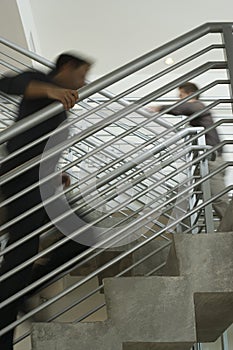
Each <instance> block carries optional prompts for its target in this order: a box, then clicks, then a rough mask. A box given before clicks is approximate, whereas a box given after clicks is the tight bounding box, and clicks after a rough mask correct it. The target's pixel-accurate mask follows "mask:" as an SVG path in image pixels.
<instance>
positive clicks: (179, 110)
mask: <svg viewBox="0 0 233 350" xmlns="http://www.w3.org/2000/svg"><path fill="white" fill-rule="evenodd" d="M169 106H170V105H162V106H152V107H149V110H150V111H151V112H162V111H164V110H165V109H166V108H168V107H169ZM195 111H196V110H194V108H193V103H191V102H185V103H183V104H182V105H180V106H177V107H174V108H172V109H171V110H169V111H167V112H166V114H172V115H186V116H189V115H191V114H193V113H194V112H195Z"/></svg>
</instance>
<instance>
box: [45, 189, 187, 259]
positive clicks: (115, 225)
mask: <svg viewBox="0 0 233 350" xmlns="http://www.w3.org/2000/svg"><path fill="white" fill-rule="evenodd" d="M148 190H149V189H148ZM171 191H172V190H171ZM182 200H183V199H182ZM139 211H140V210H139ZM126 220H127V218H126ZM117 225H118V224H116V225H114V226H117ZM114 226H113V227H114ZM40 255H41V254H40ZM42 255H43V254H42ZM92 258H93V256H91V257H90V258H89V259H92Z"/></svg>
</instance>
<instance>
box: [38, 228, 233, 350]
mask: <svg viewBox="0 0 233 350" xmlns="http://www.w3.org/2000/svg"><path fill="white" fill-rule="evenodd" d="M232 247H233V234H232V233H216V234H208V235H207V234H200V235H184V234H177V235H175V236H174V239H173V245H172V248H171V250H170V254H169V257H168V261H167V266H166V269H165V270H164V274H165V276H153V277H123V278H108V279H105V280H104V286H105V287H104V292H105V298H106V304H107V312H108V320H107V321H103V322H95V323H84V322H83V323H79V324H76V325H72V324H61V323H37V324H36V323H35V324H34V325H33V330H32V349H33V350H47V349H50V350H60V349H61V350H71V349H72V350H74V349H75V350H76V349H77V350H79V349H82V350H85V349H91V350H92V349H93V350H110V349H111V350H122V349H123V350H139V349H140V350H144V349H145V350H171V349H172V350H190V348H191V346H192V345H193V344H194V343H195V342H197V341H198V342H211V341H215V340H216V339H217V338H218V337H219V336H220V335H221V334H222V332H223V331H224V330H225V329H226V328H227V327H228V326H229V325H230V324H231V323H232V322H233V279H232V272H233V255H232Z"/></svg>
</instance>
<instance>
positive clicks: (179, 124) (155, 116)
mask: <svg viewBox="0 0 233 350" xmlns="http://www.w3.org/2000/svg"><path fill="white" fill-rule="evenodd" d="M217 82H218V83H224V82H225V81H217ZM214 85H215V83H211V84H208V85H207V86H206V87H205V88H202V89H200V90H199V92H200V91H205V89H208V88H210V87H212V86H214ZM196 94H197V93H196ZM196 94H192V95H191V96H190V98H192V97H193V96H195V95H196ZM186 100H187V101H188V100H189V98H186V99H183V102H185V101H186ZM183 102H181V101H178V102H177V103H176V104H175V105H174V106H179V105H180V104H181V103H183ZM221 102H223V101H222V100H221V101H219V102H218V103H221ZM212 105H213V104H212ZM214 105H215V104H214ZM211 107H212V106H211ZM166 111H167V109H166ZM163 114H165V112H160V113H159V115H163ZM200 114H201V113H200V112H199V113H197V114H195V115H193V117H196V116H199V115H200ZM156 118H157V115H154V116H152V117H151V118H150V121H152V120H154V119H156ZM189 120H190V119H189ZM148 122H149V121H144V122H143V123H141V126H144V124H146V123H148ZM184 123H185V121H181V122H180V123H178V124H177V125H176V127H178V126H181V125H183V124H184ZM176 127H175V126H174V127H173V128H172V130H174V131H176V130H177V128H176ZM137 128H140V126H138V127H137ZM58 130H60V129H58ZM134 130H135V129H134ZM128 133H130V131H128ZM166 134H168V131H167V132H164V133H162V135H163V136H165V135H166ZM121 137H122V135H121V136H118V137H117V138H116V139H120V138H121ZM44 138H46V137H44ZM44 138H43V139H44ZM41 139H42V138H40V139H39V140H41ZM34 144H36V143H34V142H33V143H32V144H30V145H34ZM102 147H104V146H103V145H102ZM22 149H25V148H22ZM19 152H20V150H19V151H18V153H19ZM16 153H17V152H14V153H13V154H12V155H11V156H8V157H6V158H5V160H8V159H9V158H10V157H12V156H14V155H15V154H16ZM0 162H1V161H0Z"/></svg>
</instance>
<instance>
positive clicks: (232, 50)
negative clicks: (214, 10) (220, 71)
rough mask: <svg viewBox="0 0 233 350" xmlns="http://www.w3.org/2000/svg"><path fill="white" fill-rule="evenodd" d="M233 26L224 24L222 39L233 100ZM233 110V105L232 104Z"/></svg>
mask: <svg viewBox="0 0 233 350" xmlns="http://www.w3.org/2000/svg"><path fill="white" fill-rule="evenodd" d="M232 28H233V26H232V24H223V31H222V38H223V42H224V45H225V57H226V61H227V67H228V77H229V80H230V93H231V98H233V33H232ZM232 110H233V104H232Z"/></svg>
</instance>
